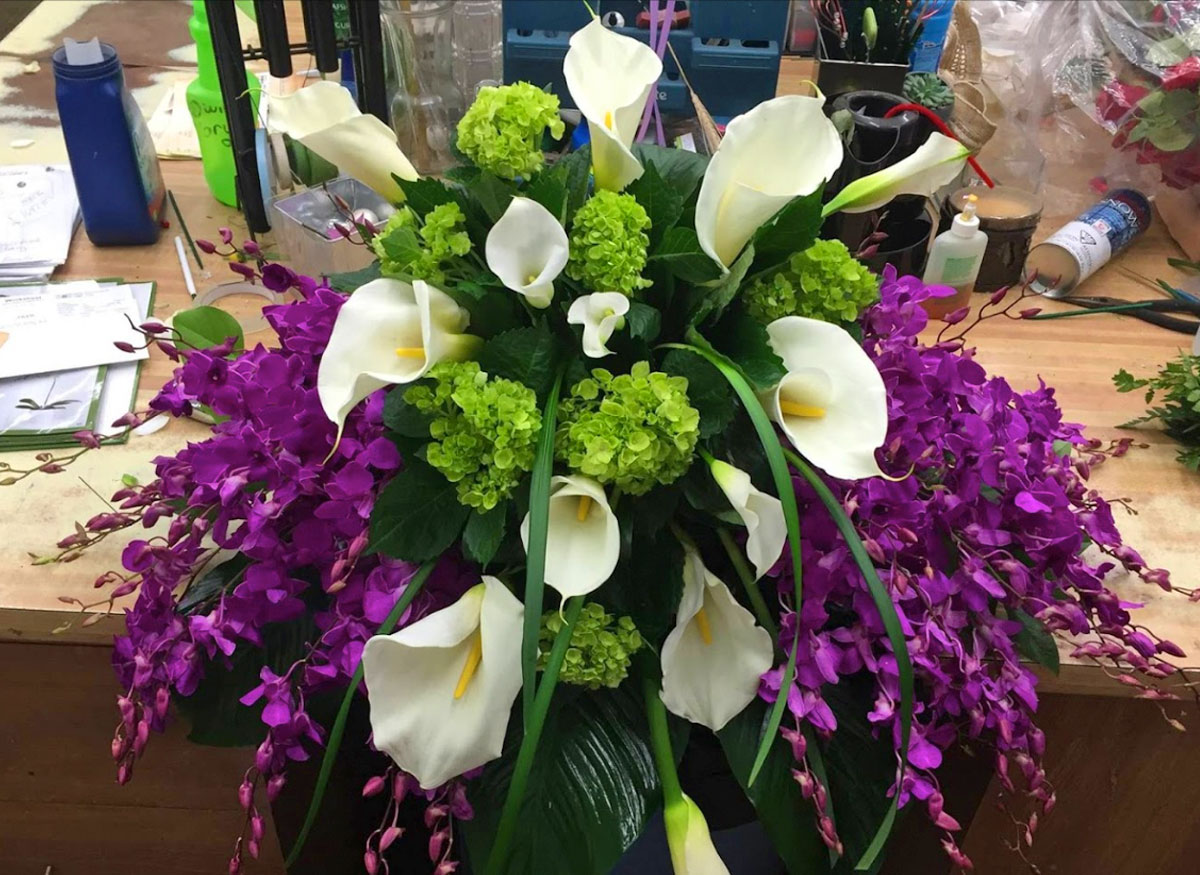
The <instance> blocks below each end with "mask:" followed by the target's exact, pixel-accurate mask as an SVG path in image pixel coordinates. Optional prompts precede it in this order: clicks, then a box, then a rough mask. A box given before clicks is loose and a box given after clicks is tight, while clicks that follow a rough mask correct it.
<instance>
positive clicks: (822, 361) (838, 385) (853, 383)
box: [763, 316, 888, 480]
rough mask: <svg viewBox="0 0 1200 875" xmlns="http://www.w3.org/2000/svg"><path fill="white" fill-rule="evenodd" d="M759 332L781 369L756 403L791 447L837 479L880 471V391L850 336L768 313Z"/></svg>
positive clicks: (883, 412) (883, 416)
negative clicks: (782, 372)
mask: <svg viewBox="0 0 1200 875" xmlns="http://www.w3.org/2000/svg"><path fill="white" fill-rule="evenodd" d="M767 335H768V337H769V339H770V343H771V348H772V349H774V350H775V352H776V353H777V354H778V355H779V357H780V358H782V359H783V364H784V367H785V368H787V372H788V373H787V376H786V377H784V378H783V380H782V381H781V382H780V383H779V385H778V386H776V387H775V389H774V390H773V391H772V392H770V393H768V394H767V395H766V396H764V398H763V402H764V406H765V407H766V408H767V412H768V413H769V414H770V416H771V418H772V419H773V420H775V422H776V423H778V424H779V427H780V428H781V429H783V432H784V434H786V435H787V436H788V440H790V441H791V442H792V446H794V447H795V448H796V450H797V451H798V452H799V453H800V454H801V455H802V456H804V457H805V458H806V459H808V461H810V462H812V463H813V464H814V465H816V466H817V467H818V468H820V469H821V470H823V471H824V472H825V473H826V474H828V475H829V476H831V477H837V478H838V479H840V480H857V479H860V478H863V477H876V476H881V475H883V472H882V471H881V470H880V469H879V463H878V462H876V461H875V450H876V449H877V448H878V447H880V446H881V445H882V444H883V441H884V438H885V437H886V436H887V427H888V413H887V391H886V390H885V388H884V385H883V378H882V377H881V376H879V371H878V370H877V369H876V367H875V363H874V362H872V361H871V359H870V357H869V356H868V355H867V354H866V352H864V351H863V348H862V346H860V345H859V343H858V341H857V340H855V339H854V338H853V337H852V336H851V335H850V334H849V333H847V332H846V331H845V330H844V329H842V328H839V327H838V326H837V325H833V324H831V323H829V322H822V321H820V320H819V319H806V318H805V317H803V316H785V317H784V318H783V319H776V320H775V321H774V322H772V323H771V324H770V325H768V326H767Z"/></svg>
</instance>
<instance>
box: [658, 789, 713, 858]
mask: <svg viewBox="0 0 1200 875" xmlns="http://www.w3.org/2000/svg"><path fill="white" fill-rule="evenodd" d="M663 826H664V827H665V828H666V832H667V849H668V850H669V851H670V852H671V868H672V869H674V870H675V875H729V869H728V867H726V865H725V863H724V861H722V860H721V855H720V854H718V853H717V849H716V848H715V847H714V846H713V840H712V836H711V835H710V834H709V832H708V822H707V821H705V819H704V814H703V813H702V812H701V811H700V806H698V805H697V804H696V803H695V802H693V801H692V800H691V797H690V796H688V795H687V794H686V793H681V794H680V795H679V797H678V798H677V799H673V800H671V801H670V802H668V803H667V804H666V805H665V806H664V807H663Z"/></svg>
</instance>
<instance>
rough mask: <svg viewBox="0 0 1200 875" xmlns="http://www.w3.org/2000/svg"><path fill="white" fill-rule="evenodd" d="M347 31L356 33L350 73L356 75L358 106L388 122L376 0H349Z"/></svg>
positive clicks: (381, 44) (381, 34)
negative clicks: (355, 45) (351, 71)
mask: <svg viewBox="0 0 1200 875" xmlns="http://www.w3.org/2000/svg"><path fill="white" fill-rule="evenodd" d="M350 33H351V35H353V36H357V37H358V48H357V49H356V51H355V58H354V73H355V76H357V78H358V108H359V109H361V110H362V111H363V112H369V113H370V114H371V115H373V116H375V117H376V118H378V119H379V120H380V121H382V122H383V123H384V124H389V123H390V122H389V112H388V101H387V89H386V87H385V86H384V82H383V29H382V28H381V27H380V25H379V0H358V2H352V3H351V4H350Z"/></svg>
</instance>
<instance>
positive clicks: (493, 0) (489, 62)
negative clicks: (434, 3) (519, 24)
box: [454, 0, 504, 102]
mask: <svg viewBox="0 0 1200 875" xmlns="http://www.w3.org/2000/svg"><path fill="white" fill-rule="evenodd" d="M501 7H502V4H501V0H457V2H456V3H455V4H454V78H455V81H456V82H457V83H458V87H459V89H461V91H462V93H463V94H464V95H465V96H466V97H467V100H468V102H469V101H471V100H474V99H475V95H477V94H478V93H479V89H480V88H483V87H484V86H486V85H502V84H503V83H504V23H503V10H502V8H501Z"/></svg>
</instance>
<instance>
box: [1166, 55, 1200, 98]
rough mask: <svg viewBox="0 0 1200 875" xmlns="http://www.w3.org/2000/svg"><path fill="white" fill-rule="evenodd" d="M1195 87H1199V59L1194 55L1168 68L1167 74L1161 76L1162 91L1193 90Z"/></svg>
mask: <svg viewBox="0 0 1200 875" xmlns="http://www.w3.org/2000/svg"><path fill="white" fill-rule="evenodd" d="M1197 85H1200V58H1198V57H1196V56H1195V55H1193V56H1192V57H1190V58H1185V59H1184V60H1182V61H1180V62H1179V63H1178V64H1176V65H1175V66H1173V67H1168V68H1167V72H1166V73H1164V74H1163V81H1162V88H1163V91H1175V90H1177V89H1179V88H1195V87H1196V86H1197Z"/></svg>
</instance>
